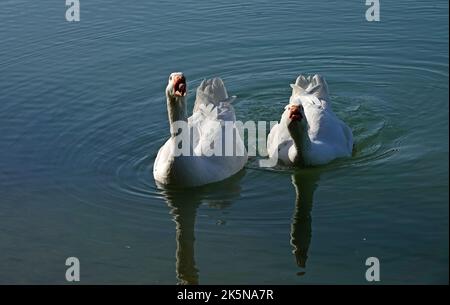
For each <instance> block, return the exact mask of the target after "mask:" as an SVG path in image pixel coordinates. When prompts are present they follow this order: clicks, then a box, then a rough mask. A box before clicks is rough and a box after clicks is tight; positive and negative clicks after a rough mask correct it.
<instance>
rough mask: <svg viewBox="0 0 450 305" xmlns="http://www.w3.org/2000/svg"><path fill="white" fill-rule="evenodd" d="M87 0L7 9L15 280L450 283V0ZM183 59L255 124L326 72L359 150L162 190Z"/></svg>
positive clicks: (1, 115) (4, 39) (0, 19)
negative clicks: (161, 163) (68, 13)
mask: <svg viewBox="0 0 450 305" xmlns="http://www.w3.org/2000/svg"><path fill="white" fill-rule="evenodd" d="M80 2H81V22H79V23H69V22H67V21H66V20H65V1H63V0H52V1H31V0H28V1H24V0H14V1H13V0H2V1H1V3H0V241H1V242H0V283H39V284H45V283H65V271H66V268H67V267H66V266H65V260H66V258H67V257H70V256H75V257H77V258H79V260H80V262H81V283H114V284H116V283H139V284H176V283H185V282H187V283H196V282H198V283H201V284H309V283H327V284H328V283H330V284H331V283H340V284H347V283H354V284H364V283H367V282H366V280H365V271H366V268H367V267H366V266H365V260H366V258H367V257H371V256H375V257H377V258H379V260H380V263H381V283H385V284H388V283H389V284H391V283H410V284H416V283H448V279H449V277H448V267H449V265H448V254H449V247H448V238H449V234H448V229H449V227H448V213H449V208H448V207H449V206H448V195H449V174H448V165H449V164H448V157H449V142H448V130H449V117H448V110H449V107H448V98H449V89H448V81H449V77H448V75H449V74H448V60H449V58H448V54H449V51H448V38H449V34H448V33H449V25H448V1H446V0H445V1H432V2H431V1H418V0H417V1H406V0H401V1H389V2H387V1H381V2H382V3H381V21H380V22H367V21H366V19H365V11H366V8H367V7H366V6H365V5H364V3H365V2H364V1H360V0H358V1H356V0H353V1H345V2H344V1H325V0H319V1H269V0H255V1H252V2H251V3H246V4H243V3H242V1H234V0H230V1H217V0H211V1H206V2H205V1H201V2H200V1H193V0H186V1H182V2H179V1H163V3H159V2H158V3H156V1H155V3H151V2H150V1H144V0H140V1H129V3H125V1H99V0H90V1H83V0H81V1H80ZM161 2H162V1H161ZM173 71H183V72H184V73H185V75H186V76H187V78H188V86H189V89H190V91H189V92H190V95H189V105H190V106H189V108H190V109H191V107H192V104H193V100H194V94H195V88H196V86H198V85H199V83H200V81H201V80H202V79H203V78H206V77H213V76H220V77H222V78H223V79H224V81H225V84H226V85H227V87H228V91H229V93H230V94H235V95H238V100H237V101H236V106H235V108H236V113H237V117H238V119H239V120H242V121H247V120H267V121H270V120H278V119H279V117H280V114H281V113H282V111H283V106H284V105H285V104H286V103H287V102H288V98H289V95H290V90H291V89H290V87H289V83H291V82H292V81H293V80H295V78H296V76H297V75H298V74H300V73H321V74H322V75H324V76H325V77H326V78H327V80H328V83H329V87H330V92H331V94H332V104H333V108H334V110H335V112H336V113H337V115H338V116H340V117H341V118H342V119H343V120H344V121H345V122H346V123H347V124H348V125H349V126H351V128H352V129H353V133H354V136H355V139H356V148H357V149H356V154H355V156H354V157H353V158H351V159H348V160H342V161H336V162H333V163H331V164H329V165H327V166H322V167H318V168H312V169H299V170H295V171H294V170H289V169H283V168H277V169H272V170H262V169H260V168H258V166H257V159H251V160H250V162H249V163H248V165H247V166H246V168H245V170H244V171H243V172H241V173H240V174H239V175H238V176H236V177H233V178H232V179H230V180H228V181H225V182H223V183H218V184H216V185H212V186H207V187H203V188H200V189H195V190H177V191H174V190H164V189H159V188H158V187H157V186H156V185H155V182H154V180H153V176H152V173H151V170H152V166H153V162H154V159H155V157H156V153H157V151H158V149H159V147H160V146H161V145H162V144H163V143H164V142H165V140H166V139H167V137H168V136H169V130H168V121H167V113H166V102H165V96H164V89H165V86H166V83H167V77H168V75H169V74H170V72H173ZM302 265H305V268H301V266H302Z"/></svg>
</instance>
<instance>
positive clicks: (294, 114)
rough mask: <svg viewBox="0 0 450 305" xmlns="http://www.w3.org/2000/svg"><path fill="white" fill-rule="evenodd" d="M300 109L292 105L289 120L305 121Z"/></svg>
mask: <svg viewBox="0 0 450 305" xmlns="http://www.w3.org/2000/svg"><path fill="white" fill-rule="evenodd" d="M300 107H302V106H297V105H290V106H289V118H290V119H291V120H293V121H301V120H302V119H303V115H302V113H301V111H300Z"/></svg>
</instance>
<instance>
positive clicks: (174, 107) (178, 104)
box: [167, 95, 187, 131]
mask: <svg viewBox="0 0 450 305" xmlns="http://www.w3.org/2000/svg"><path fill="white" fill-rule="evenodd" d="M167 113H168V115H169V124H170V130H171V131H172V130H173V127H174V123H175V122H178V121H185V122H187V105H186V97H185V96H181V97H171V96H169V95H168V96H167Z"/></svg>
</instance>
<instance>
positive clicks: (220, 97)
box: [153, 73, 248, 187]
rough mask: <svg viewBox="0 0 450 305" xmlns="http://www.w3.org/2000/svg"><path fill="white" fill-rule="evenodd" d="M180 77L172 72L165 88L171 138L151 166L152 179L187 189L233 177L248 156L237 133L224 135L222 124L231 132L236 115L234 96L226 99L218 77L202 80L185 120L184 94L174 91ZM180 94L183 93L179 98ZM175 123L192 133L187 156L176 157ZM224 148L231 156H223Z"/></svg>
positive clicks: (226, 95)
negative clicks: (192, 106)
mask: <svg viewBox="0 0 450 305" xmlns="http://www.w3.org/2000/svg"><path fill="white" fill-rule="evenodd" d="M180 78H182V79H183V80H184V76H183V74H182V73H172V74H171V76H170V78H169V84H168V86H167V89H166V97H167V105H168V112H169V121H170V125H171V131H172V136H171V138H169V139H168V140H167V142H166V143H165V144H164V145H163V146H162V147H161V148H160V150H159V152H158V155H157V157H156V160H155V163H154V166H153V175H154V178H155V180H156V181H157V182H159V183H162V184H165V185H167V184H170V185H178V186H189V187H191V186H200V185H205V184H209V183H213V182H217V181H221V180H224V179H226V178H228V177H230V176H232V175H234V174H236V173H237V172H239V171H240V170H241V169H242V168H243V167H244V165H245V163H246V162H247V158H248V157H247V152H246V149H245V146H244V142H243V141H242V139H241V137H240V136H239V133H238V132H237V131H236V132H234V136H232V137H229V136H225V125H227V126H228V127H230V126H231V127H232V129H235V121H236V115H235V111H234V108H233V106H232V105H231V102H232V101H233V100H234V98H235V97H228V94H227V91H226V88H225V85H224V83H223V81H222V80H221V79H220V78H214V79H210V80H205V81H203V82H202V83H201V84H200V86H199V87H198V88H197V96H196V101H195V106H194V111H193V114H192V116H191V117H189V118H187V115H186V110H185V109H186V96H185V95H186V93H184V92H179V91H178V89H179V87H180V82H182V81H178V80H179V79H180ZM174 79H175V80H174ZM184 86H185V83H184ZM181 87H182V88H183V89H184V87H183V86H181ZM181 91H184V90H181ZM180 93H184V94H181V96H179V95H180ZM176 121H178V122H179V121H184V122H185V123H187V126H188V127H189V130H190V132H191V133H192V136H191V137H190V138H189V140H188V141H189V147H190V152H189V154H188V155H178V154H177V146H178V144H179V143H178V142H177V141H178V139H177V137H176V130H174V128H173V127H174V126H176V124H177V123H176ZM229 130H230V129H228V131H229ZM185 144H186V143H183V145H185ZM225 148H227V149H228V151H229V149H230V148H231V149H232V150H231V151H232V154H231V155H230V154H228V155H225Z"/></svg>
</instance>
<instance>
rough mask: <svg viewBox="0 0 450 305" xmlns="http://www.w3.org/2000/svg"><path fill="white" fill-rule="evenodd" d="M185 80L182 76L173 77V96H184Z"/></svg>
mask: <svg viewBox="0 0 450 305" xmlns="http://www.w3.org/2000/svg"><path fill="white" fill-rule="evenodd" d="M186 90H187V86H186V78H185V77H184V76H175V78H174V80H173V94H174V95H175V96H186Z"/></svg>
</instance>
